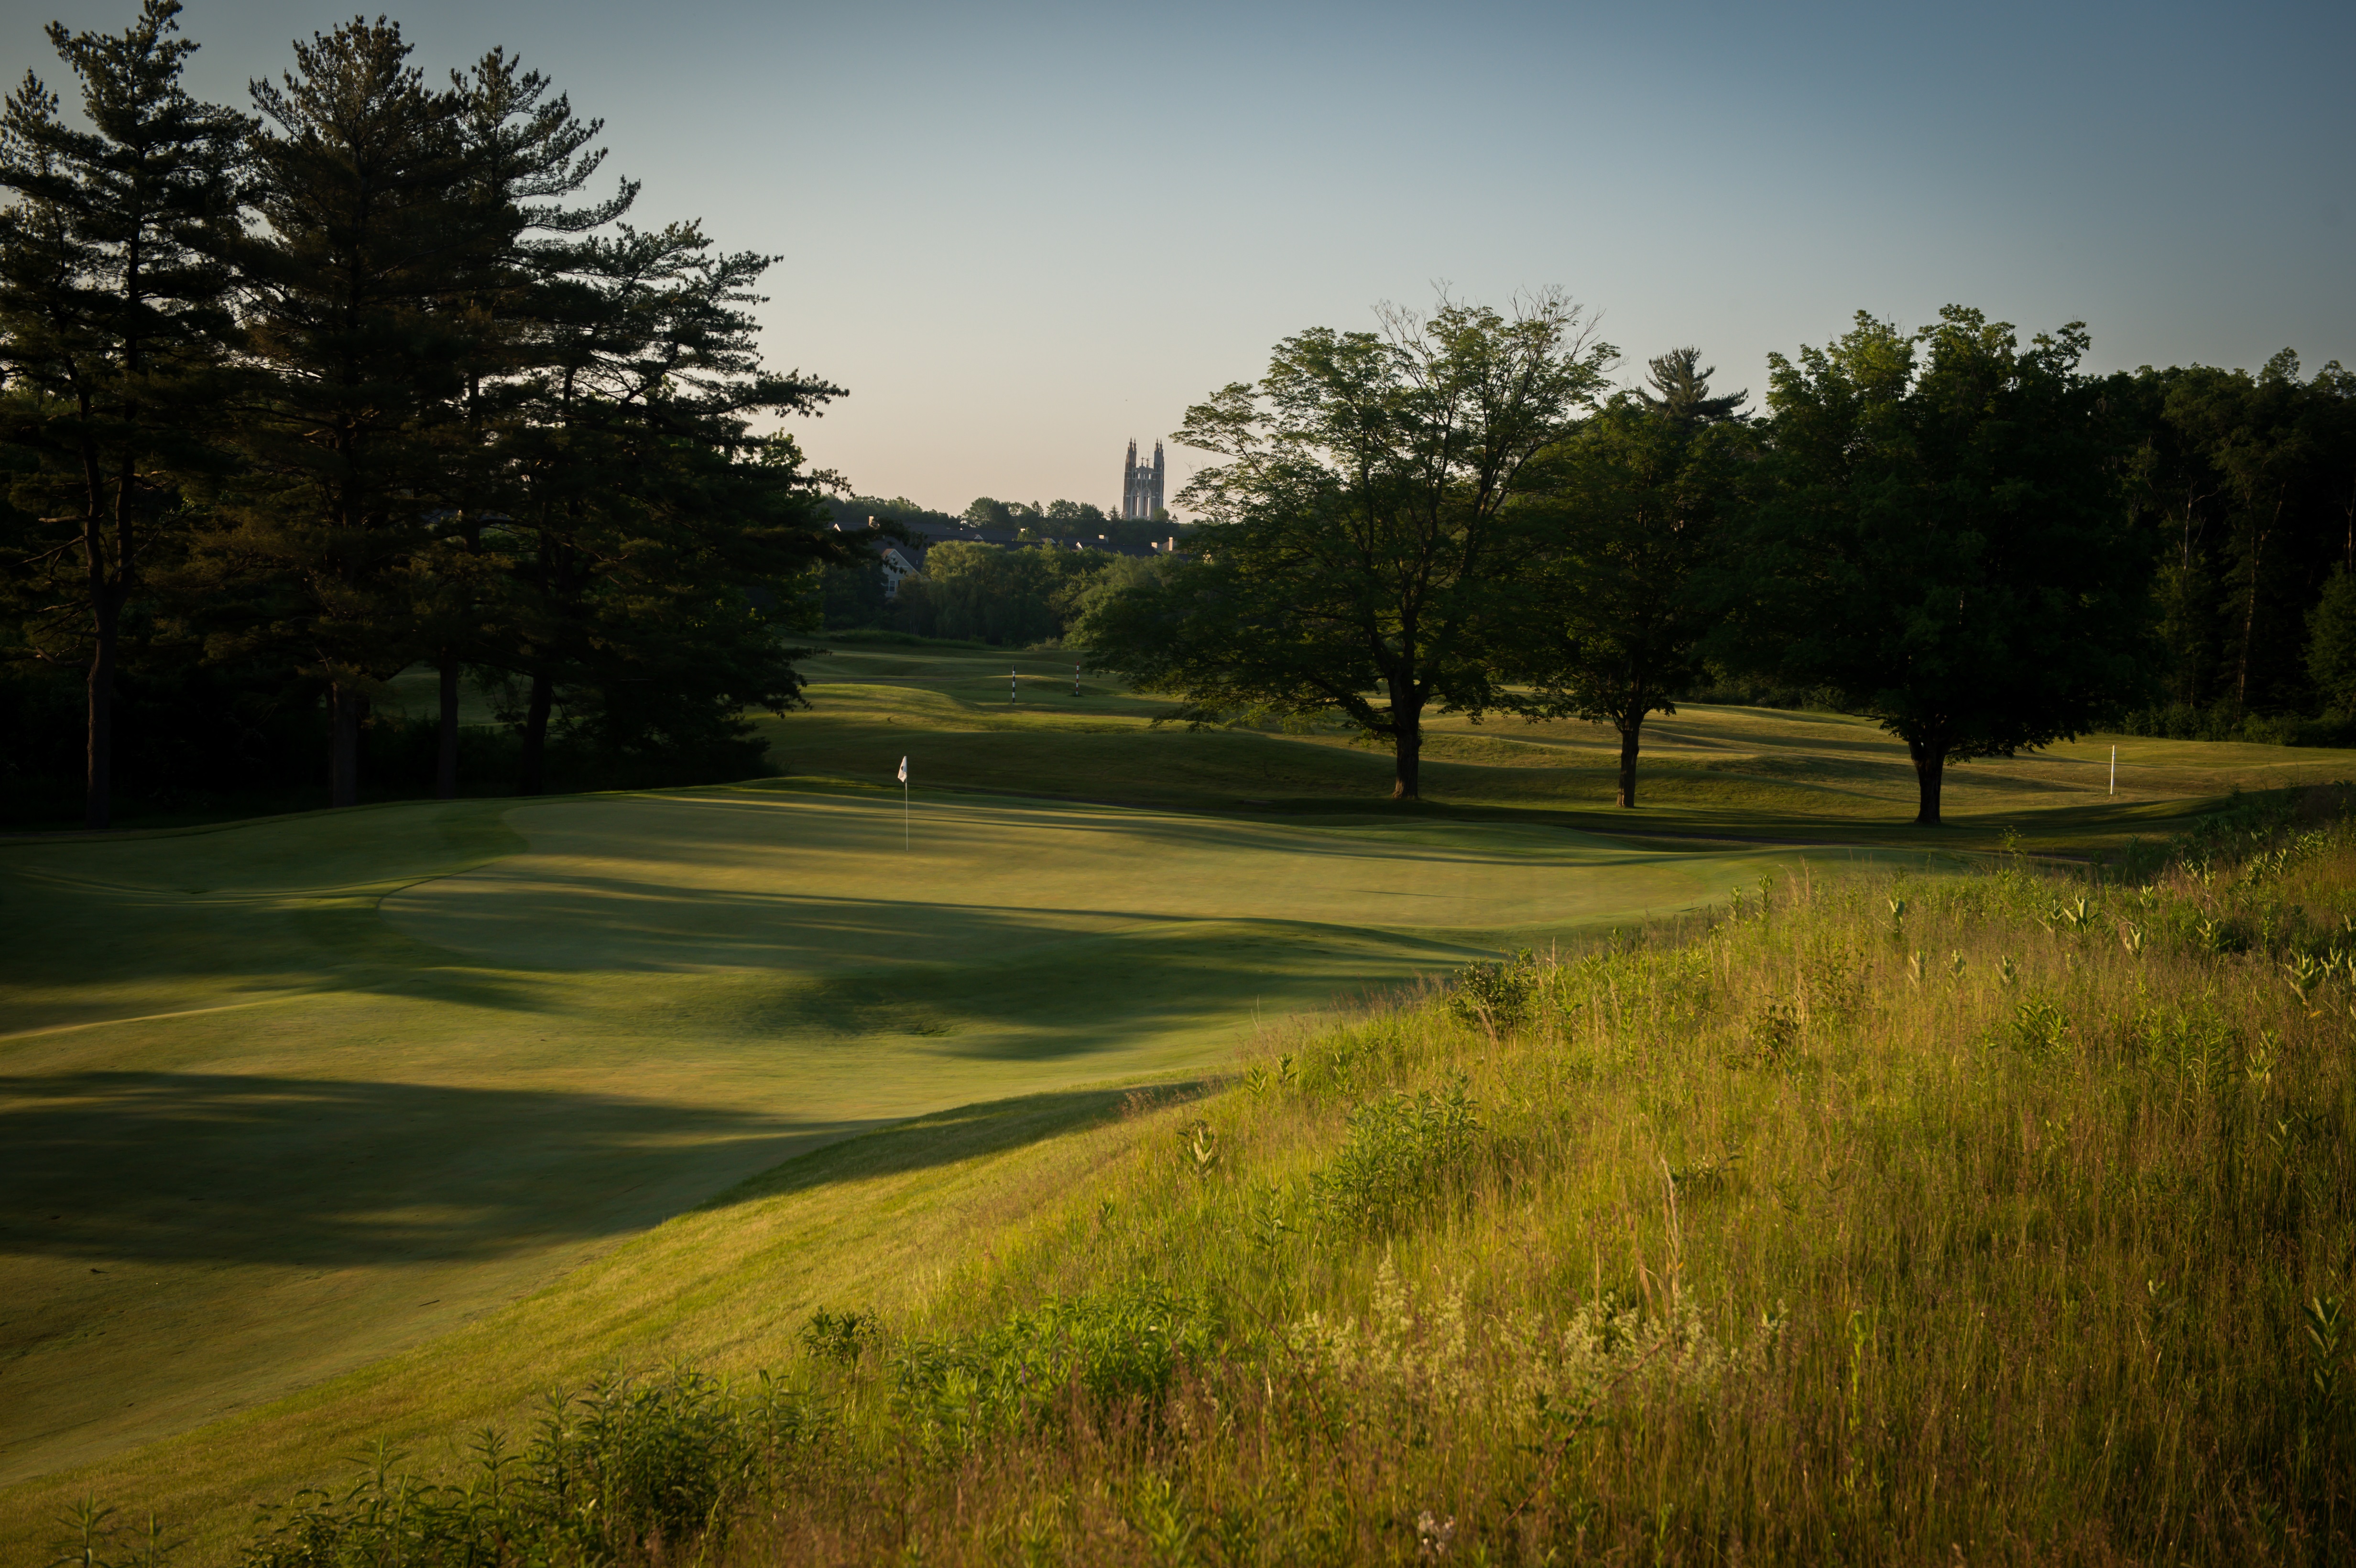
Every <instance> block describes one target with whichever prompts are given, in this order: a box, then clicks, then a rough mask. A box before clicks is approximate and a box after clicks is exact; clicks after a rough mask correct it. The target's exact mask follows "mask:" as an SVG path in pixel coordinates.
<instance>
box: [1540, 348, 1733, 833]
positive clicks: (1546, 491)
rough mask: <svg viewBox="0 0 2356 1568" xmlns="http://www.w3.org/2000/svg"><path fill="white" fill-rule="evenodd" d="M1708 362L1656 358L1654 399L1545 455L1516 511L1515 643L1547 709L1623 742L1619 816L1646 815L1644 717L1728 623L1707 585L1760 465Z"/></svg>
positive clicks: (1694, 357) (1622, 401)
mask: <svg viewBox="0 0 2356 1568" xmlns="http://www.w3.org/2000/svg"><path fill="white" fill-rule="evenodd" d="M1700 360H1701V356H1700V354H1699V352H1698V351H1697V350H1696V349H1692V348H1679V349H1675V350H1672V351H1671V352H1669V353H1667V354H1665V355H1663V356H1661V357H1659V358H1657V359H1655V360H1654V361H1652V365H1651V370H1652V376H1651V381H1652V389H1651V390H1650V391H1647V390H1645V389H1641V388H1639V389H1634V390H1632V391H1629V392H1625V393H1622V395H1620V396H1619V397H1617V398H1614V399H1613V400H1612V402H1611V403H1610V404H1609V405H1608V406H1607V407H1605V408H1604V409H1602V410H1601V411H1599V412H1598V413H1597V414H1596V415H1595V416H1594V417H1593V418H1592V419H1590V420H1589V421H1586V422H1585V423H1584V424H1583V425H1581V426H1580V429H1579V431H1578V432H1577V433H1575V434H1573V435H1572V436H1571V437H1569V439H1568V440H1567V441H1565V442H1563V443H1561V444H1560V445H1559V446H1558V447H1557V448H1555V449H1554V450H1552V451H1551V452H1549V453H1547V456H1546V458H1545V460H1544V462H1543V464H1542V472H1543V474H1544V475H1545V478H1544V485H1543V489H1542V492H1541V494H1539V495H1537V496H1534V497H1533V498H1532V500H1531V502H1530V504H1528V505H1527V506H1526V507H1523V508H1522V509H1521V513H1520V518H1521V520H1522V522H1523V523H1524V525H1525V529H1526V539H1527V540H1528V546H1529V559H1528V562H1527V567H1528V570H1527V571H1526V575H1525V576H1524V577H1523V578H1522V580H1521V586H1522V592H1520V593H1519V594H1517V595H1515V598H1514V600H1513V601H1512V602H1511V603H1512V608H1511V611H1510V613H1509V617H1508V624H1507V625H1506V626H1505V628H1503V634H1504V638H1505V642H1506V643H1507V644H1508V645H1512V646H1515V647H1517V648H1518V649H1519V653H1518V656H1517V657H1516V658H1515V664H1516V666H1517V667H1518V671H1519V673H1522V674H1524V675H1526V677H1528V678H1529V679H1530V680H1531V681H1532V682H1534V683H1535V684H1536V685H1537V688H1538V690H1539V693H1540V695H1541V699H1542V703H1543V710H1544V711H1547V712H1552V713H1569V714H1574V715H1576V716H1578V717H1579V718H1581V719H1586V720H1592V721H1594V722H1597V723H1607V724H1610V725H1611V726H1612V728H1613V729H1614V730H1615V731H1617V732H1618V734H1619V737H1620V794H1619V802H1620V805H1622V806H1633V805H1635V804H1636V756H1637V750H1638V744H1639V741H1640V738H1641V736H1642V733H1643V731H1644V720H1645V717H1646V716H1647V715H1648V714H1652V713H1656V712H1660V713H1673V712H1675V711H1676V702H1675V699H1676V694H1677V692H1678V691H1679V690H1681V689H1682V688H1684V687H1686V686H1687V685H1688V684H1689V683H1690V682H1691V681H1692V680H1693V679H1694V678H1695V677H1697V675H1698V674H1699V673H1700V669H1701V656H1700V647H1701V644H1702V640H1703V638H1704V637H1705V636H1706V635H1708V632H1709V631H1710V629H1711V628H1712V626H1713V625H1715V624H1716V622H1717V620H1718V618H1719V589H1718V587H1717V585H1716V584H1715V583H1714V582H1713V581H1711V579H1712V576H1713V573H1714V571H1715V569H1717V568H1719V566H1720V565H1721V558H1722V557H1723V555H1724V553H1725V551H1726V549H1727V539H1726V530H1727V526H1728V524H1729V523H1730V520H1731V519H1732V518H1733V517H1734V516H1735V515H1736V513H1737V511H1738V509H1739V507H1740V502H1741V497H1742V496H1743V494H1744V492H1745V490H1746V489H1747V488H1748V487H1749V483H1748V482H1749V480H1750V478H1751V471H1752V470H1753V468H1754V467H1755V466H1756V464H1755V458H1756V455H1757V442H1756V439H1755V437H1754V435H1753V433H1752V432H1751V430H1750V428H1749V427H1748V425H1747V424H1745V423H1744V421H1742V420H1741V419H1740V416H1739V414H1738V413H1737V410H1738V409H1739V408H1740V406H1741V404H1742V402H1743V400H1744V395H1743V394H1741V393H1733V394H1729V395H1723V396H1719V397H1712V396H1711V395H1710V393H1709V378H1710V374H1711V372H1710V371H1709V370H1708V369H1707V368H1703V367H1702V365H1701V362H1700Z"/></svg>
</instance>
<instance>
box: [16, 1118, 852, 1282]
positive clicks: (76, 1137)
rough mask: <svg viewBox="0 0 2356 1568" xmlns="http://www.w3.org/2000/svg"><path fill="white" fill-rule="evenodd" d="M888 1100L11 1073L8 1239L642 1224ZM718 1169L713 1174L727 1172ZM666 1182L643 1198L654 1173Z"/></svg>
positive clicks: (267, 1240)
mask: <svg viewBox="0 0 2356 1568" xmlns="http://www.w3.org/2000/svg"><path fill="white" fill-rule="evenodd" d="M870 1125H874V1124H873V1122H871V1121H852V1120H835V1121H828V1120H822V1119H804V1118H797V1117H792V1116H787V1115H775V1114H772V1113H768V1112H764V1111H758V1110H736V1109H729V1108H724V1107H713V1106H708V1105H686V1104H667V1103H664V1102H660V1101H654V1100H643V1099H632V1098H627V1097H625V1096H621V1095H605V1094H595V1093H565V1092H555V1091H548V1090H508V1089H481V1088H458V1087H450V1086H447V1085H441V1084H426V1083H377V1082H347V1081H336V1080H327V1079H308V1078H284V1077H262V1076H243V1075H232V1074H211V1073H181V1072H78V1073H66V1074H59V1075H54V1076H41V1077H10V1078H0V1252H10V1253H19V1254H36V1255H44V1254H45V1255H51V1256H65V1257H74V1258H88V1259H91V1260H92V1261H101V1260H107V1259H113V1260H119V1261H123V1262H133V1261H136V1262H142V1263H260V1264H295V1265H304V1266H314V1267H323V1268H334V1267H345V1266H351V1265H359V1264H384V1263H407V1262H445V1261H465V1260H469V1259H484V1258H489V1257H496V1256H498V1255H502V1254H505V1253H511V1252H516V1251H519V1250H522V1249H525V1248H529V1247H536V1246H542V1245H545V1244H547V1243H552V1242H563V1241H571V1240H579V1239H584V1238H592V1237H597V1236H604V1235H609V1234H613V1233H616V1232H623V1231H627V1230H634V1229H637V1228H639V1227H641V1226H643V1225H645V1224H647V1223H648V1222H650V1219H652V1218H659V1217H660V1214H659V1213H657V1214H654V1215H652V1216H651V1217H650V1216H649V1214H648V1198H655V1199H656V1200H657V1201H658V1203H660V1199H659V1196H658V1193H659V1189H665V1188H669V1189H672V1196H671V1197H670V1200H669V1202H668V1203H667V1204H663V1205H662V1207H665V1208H668V1209H669V1210H676V1209H678V1208H680V1207H683V1206H684V1204H685V1202H691V1201H692V1200H693V1198H692V1195H684V1201H682V1195H680V1194H678V1193H677V1192H676V1184H677V1183H678V1182H679V1181H680V1180H681V1179H688V1178H690V1177H691V1173H692V1172H693V1171H695V1170H697V1169H703V1170H707V1171H709V1170H711V1168H712V1166H714V1165H718V1166H720V1167H722V1169H721V1170H719V1171H717V1172H713V1173H712V1179H713V1180H714V1181H715V1182H717V1181H724V1180H727V1179H729V1178H730V1176H731V1175H733V1174H734V1173H735V1172H740V1171H742V1170H744V1169H746V1168H753V1167H757V1166H759V1165H760V1164H762V1163H764V1162H765V1161H767V1160H773V1159H776V1158H779V1157H784V1156H785V1155H787V1154H788V1153H790V1152H791V1151H792V1150H793V1148H794V1147H795V1146H796V1145H797V1144H802V1143H807V1142H808V1141H809V1140H810V1139H811V1138H813V1137H825V1136H841V1135H842V1134H845V1133H849V1132H854V1131H857V1130H859V1129H861V1128H862V1127H866V1126H870ZM704 1190H706V1191H708V1190H710V1188H709V1187H708V1186H707V1187H706V1188H705V1189H704ZM638 1193H645V1194H647V1197H642V1198H638V1199H636V1200H633V1196H632V1195H633V1194H638Z"/></svg>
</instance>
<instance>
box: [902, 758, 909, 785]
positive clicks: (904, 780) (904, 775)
mask: <svg viewBox="0 0 2356 1568" xmlns="http://www.w3.org/2000/svg"><path fill="white" fill-rule="evenodd" d="M900 782H901V783H902V784H906V783H907V782H908V759H907V758H905V757H903V758H901V759H900Z"/></svg>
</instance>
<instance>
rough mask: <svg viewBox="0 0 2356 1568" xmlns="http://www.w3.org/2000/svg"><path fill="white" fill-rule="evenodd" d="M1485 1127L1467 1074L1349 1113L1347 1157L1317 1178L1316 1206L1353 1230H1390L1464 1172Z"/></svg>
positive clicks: (1344, 1150)
mask: <svg viewBox="0 0 2356 1568" xmlns="http://www.w3.org/2000/svg"><path fill="white" fill-rule="evenodd" d="M1480 1130H1481V1122H1480V1117H1479V1114H1478V1107H1476V1106H1475V1105H1474V1104H1473V1103H1472V1095H1471V1094H1470V1093H1468V1091H1467V1088H1466V1083H1465V1079H1464V1077H1463V1075H1462V1073H1459V1074H1456V1075H1454V1076H1453V1077H1451V1079H1450V1080H1449V1083H1448V1087H1447V1089H1446V1090H1445V1091H1444V1092H1440V1093H1434V1092H1433V1091H1431V1090H1429V1089H1427V1090H1424V1091H1423V1092H1422V1093H1419V1094H1416V1095H1414V1096H1413V1097H1409V1096H1408V1095H1407V1094H1404V1093H1398V1092H1396V1091H1394V1092H1393V1093H1388V1094H1386V1095H1384V1096H1383V1097H1382V1098H1380V1099H1378V1100H1373V1101H1369V1102H1368V1103H1367V1104H1364V1105H1361V1106H1359V1107H1358V1108H1357V1109H1356V1110H1355V1111H1353V1112H1351V1113H1350V1130H1349V1136H1347V1137H1346V1138H1345V1139H1344V1142H1343V1145H1342V1149H1341V1152H1340V1153H1338V1154H1336V1155H1335V1156H1334V1157H1333V1159H1332V1160H1331V1161H1330V1162H1329V1163H1328V1164H1327V1165H1326V1167H1325V1168H1324V1169H1323V1170H1322V1171H1320V1172H1318V1173H1317V1175H1316V1176H1315V1177H1314V1178H1313V1179H1312V1189H1313V1190H1314V1192H1315V1193H1316V1195H1317V1203H1318V1207H1319V1208H1320V1209H1321V1210H1322V1211H1323V1212H1324V1213H1325V1215H1326V1216H1327V1217H1328V1218H1329V1219H1331V1220H1333V1221H1334V1222H1335V1223H1337V1224H1338V1225H1340V1226H1342V1227H1344V1229H1347V1230H1355V1231H1362V1232H1375V1231H1382V1230H1386V1229H1388V1228H1390V1227H1392V1226H1394V1225H1396V1224H1398V1222H1399V1221H1401V1220H1403V1219H1404V1218H1406V1217H1407V1215H1408V1213H1409V1211H1412V1210H1414V1209H1416V1208H1419V1207H1420V1206H1422V1205H1424V1204H1427V1203H1429V1202H1430V1201H1432V1200H1436V1199H1437V1198H1439V1197H1440V1195H1441V1192H1442V1190H1443V1189H1444V1188H1445V1186H1446V1185H1447V1183H1448V1181H1449V1180H1450V1179H1451V1178H1453V1177H1457V1176H1459V1175H1461V1174H1462V1171H1463V1169H1464V1168H1465V1166H1466V1164H1467V1163H1468V1162H1469V1160H1470V1159H1471V1157H1472V1149H1473V1141H1474V1139H1475V1137H1476V1136H1478V1134H1479V1133H1480Z"/></svg>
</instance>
